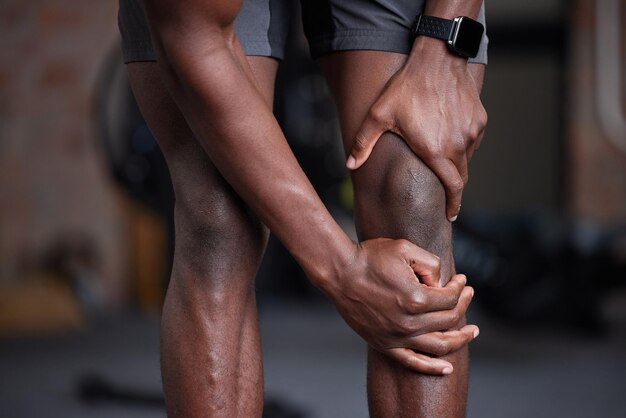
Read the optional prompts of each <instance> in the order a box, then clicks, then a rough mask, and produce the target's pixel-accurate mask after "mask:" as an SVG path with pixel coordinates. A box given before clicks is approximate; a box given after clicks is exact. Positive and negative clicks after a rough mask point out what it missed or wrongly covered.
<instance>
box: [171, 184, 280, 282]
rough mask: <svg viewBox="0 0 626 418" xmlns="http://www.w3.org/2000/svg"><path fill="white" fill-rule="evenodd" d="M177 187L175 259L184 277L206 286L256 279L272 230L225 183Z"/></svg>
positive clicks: (176, 265)
mask: <svg viewBox="0 0 626 418" xmlns="http://www.w3.org/2000/svg"><path fill="white" fill-rule="evenodd" d="M208 183H209V182H208V181H207V182H206V183H205V186H204V187H198V186H195V187H194V186H193V185H187V186H183V187H178V188H177V189H176V208H175V219H176V263H175V267H176V268H177V269H178V270H179V271H178V273H179V275H181V276H183V277H191V278H193V281H194V282H197V281H198V279H201V280H199V281H200V282H201V283H203V285H204V286H207V287H211V284H212V283H213V284H219V283H220V282H222V281H227V282H228V281H230V282H233V281H237V280H243V281H248V282H251V280H252V278H253V276H254V274H255V272H256V270H257V268H258V265H259V264H260V261H261V258H262V256H263V251H264V249H265V245H266V242H267V236H268V233H267V230H266V228H265V227H264V226H263V225H262V224H261V222H260V221H259V220H258V219H257V218H256V216H254V214H252V212H251V211H250V210H248V209H247V208H246V206H245V204H244V203H243V201H241V199H239V197H238V196H237V195H236V194H235V193H234V192H233V191H232V190H231V189H230V188H229V187H228V186H226V185H220V186H219V187H213V188H210V187H206V184H208Z"/></svg>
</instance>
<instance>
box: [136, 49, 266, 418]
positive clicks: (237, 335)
mask: <svg viewBox="0 0 626 418" xmlns="http://www.w3.org/2000/svg"><path fill="white" fill-rule="evenodd" d="M249 62H250V64H251V67H252V70H253V73H254V75H255V77H256V78H257V80H258V81H259V84H260V85H261V87H262V91H263V94H264V95H265V96H266V97H265V98H266V100H267V101H268V102H270V103H271V101H272V97H271V95H272V90H273V80H274V76H275V73H276V68H277V62H276V61H275V60H273V59H270V58H260V57H258V58H249ZM128 72H129V77H130V81H131V86H132V88H133V92H134V94H135V97H136V99H137V103H138V104H139V107H140V109H141V111H142V113H143V116H144V118H145V119H146V122H147V123H148V125H149V127H150V130H151V131H152V133H153V134H154V135H155V137H156V139H157V141H158V143H159V146H160V147H161V149H162V151H163V153H164V155H165V158H166V160H167V164H168V168H169V170H170V175H171V178H172V184H173V186H174V191H175V194H176V208H175V227H176V249H175V255H174V265H173V270H172V276H171V280H170V284H169V287H168V290H167V296H166V300H165V305H164V307H163V318H162V327H161V369H162V375H163V387H164V392H165V398H166V403H167V412H168V416H170V417H185V418H187V417H236V416H242V417H244V416H245V417H255V416H256V417H260V416H261V412H262V404H263V376H262V364H261V349H260V339H259V329H258V321H257V312H256V302H255V294H254V286H253V280H254V276H255V274H256V271H257V268H258V266H259V264H260V261H261V257H262V254H263V250H264V248H265V244H266V242H267V236H268V234H267V230H266V228H265V227H264V226H263V225H262V224H261V223H260V222H259V221H258V220H257V219H256V217H255V216H254V215H253V214H252V213H251V212H250V211H249V210H248V208H247V207H246V205H245V204H244V202H243V201H242V200H241V199H240V198H239V196H237V194H236V193H235V192H234V191H233V190H232V188H231V187H230V186H229V185H228V184H227V183H226V181H225V180H224V179H223V178H222V176H221V175H220V174H219V172H218V171H217V169H216V168H215V167H214V165H213V164H212V163H211V161H210V159H209V157H208V156H207V155H206V153H205V152H204V150H203V149H202V147H201V146H200V144H199V143H198V142H197V141H196V139H195V138H194V136H193V134H192V133H191V130H190V129H189V127H188V126H187V123H186V122H185V119H184V118H183V116H182V114H181V113H180V111H179V110H178V108H177V106H176V105H175V103H174V102H173V100H172V99H171V98H170V96H169V94H168V93H167V90H166V89H165V87H164V86H163V84H162V82H161V79H160V76H159V73H158V68H157V64H156V63H153V62H150V63H134V64H129V65H128Z"/></svg>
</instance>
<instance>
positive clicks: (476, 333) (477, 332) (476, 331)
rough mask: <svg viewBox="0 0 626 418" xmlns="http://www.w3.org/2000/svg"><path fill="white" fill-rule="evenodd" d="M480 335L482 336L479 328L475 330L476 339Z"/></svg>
mask: <svg viewBox="0 0 626 418" xmlns="http://www.w3.org/2000/svg"><path fill="white" fill-rule="evenodd" d="M479 334H480V330H479V329H478V328H476V329H475V330H474V338H476V337H478V335H479Z"/></svg>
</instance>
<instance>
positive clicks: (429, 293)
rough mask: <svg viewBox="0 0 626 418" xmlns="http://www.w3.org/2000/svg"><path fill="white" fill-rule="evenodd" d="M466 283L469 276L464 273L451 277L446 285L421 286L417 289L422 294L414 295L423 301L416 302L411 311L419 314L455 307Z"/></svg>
mask: <svg viewBox="0 0 626 418" xmlns="http://www.w3.org/2000/svg"><path fill="white" fill-rule="evenodd" d="M466 283H467V277H465V275H464V274H457V275H455V276H453V277H452V279H450V281H449V282H448V284H447V285H446V286H445V287H424V286H421V287H420V288H419V289H418V290H417V291H416V293H420V295H413V298H414V299H416V300H418V301H420V302H421V303H420V304H415V306H413V310H411V313H414V314H417V313H426V312H435V311H447V310H450V309H454V307H455V306H456V305H457V304H458V303H459V299H460V297H461V294H462V293H463V289H464V288H465V284H466ZM420 305H421V306H420Z"/></svg>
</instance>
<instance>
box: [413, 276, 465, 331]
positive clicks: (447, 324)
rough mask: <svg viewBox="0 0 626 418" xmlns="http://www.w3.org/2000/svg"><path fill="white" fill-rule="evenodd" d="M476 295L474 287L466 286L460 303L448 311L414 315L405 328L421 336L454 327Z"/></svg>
mask: <svg viewBox="0 0 626 418" xmlns="http://www.w3.org/2000/svg"><path fill="white" fill-rule="evenodd" d="M473 296H474V289H472V288H471V287H469V286H466V287H465V288H464V289H463V291H462V292H461V296H460V297H459V303H458V304H457V305H456V306H455V307H454V308H452V309H449V310H446V311H433V312H427V313H424V314H422V315H416V316H414V317H412V318H411V319H410V320H409V321H408V323H407V324H405V327H404V328H405V329H406V330H408V329H411V330H413V331H414V333H413V335H412V336H419V335H422V334H427V333H429V332H435V331H444V330H449V329H452V328H454V327H455V326H456V325H458V323H459V322H460V321H461V320H462V319H463V318H464V317H465V312H466V311H467V308H468V306H469V304H470V302H471V301H472V297H473Z"/></svg>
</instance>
